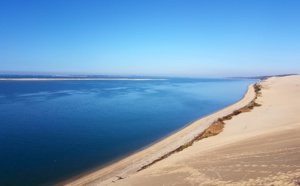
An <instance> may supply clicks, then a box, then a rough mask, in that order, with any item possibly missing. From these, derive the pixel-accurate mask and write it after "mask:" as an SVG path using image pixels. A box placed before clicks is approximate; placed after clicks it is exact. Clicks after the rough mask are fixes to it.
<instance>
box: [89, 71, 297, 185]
mask: <svg viewBox="0 0 300 186" xmlns="http://www.w3.org/2000/svg"><path fill="white" fill-rule="evenodd" d="M259 88H260V89H261V90H260V91H259V93H258V95H257V96H258V97H257V99H256V100H255V102H256V103H257V104H258V106H257V107H255V108H254V109H252V110H250V111H245V112H244V113H242V114H238V115H236V116H234V117H232V118H229V119H228V120H226V121H224V122H225V127H224V130H223V131H222V132H221V133H220V134H218V135H216V136H213V137H210V138H205V139H202V140H200V141H197V142H195V143H193V145H192V146H190V147H189V148H186V149H184V150H183V151H180V152H178V153H175V154H172V155H171V156H169V157H168V158H165V159H163V160H161V161H159V162H157V163H155V164H153V165H151V166H150V167H148V168H146V169H144V170H142V171H139V172H136V173H133V174H131V175H129V176H127V177H124V179H119V180H117V181H115V182H113V183H107V182H101V180H99V181H98V182H90V183H88V184H86V185H116V186H135V185H136V186H138V185H143V186H152V185H175V186H176V185H197V186H207V185H222V186H223V185H224V186H240V185H274V186H275V185H280V186H292V185H293V186H298V185H299V184H300V136H299V133H300V114H299V113H300V99H299V95H300V76H299V75H297V76H287V77H272V78H269V79H267V80H266V81H263V82H261V83H260V86H259ZM246 97H247V94H246ZM227 109H228V108H227ZM227 109H225V110H227Z"/></svg>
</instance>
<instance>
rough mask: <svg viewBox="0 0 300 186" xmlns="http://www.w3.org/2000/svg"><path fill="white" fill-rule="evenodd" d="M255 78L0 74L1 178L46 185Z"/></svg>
mask: <svg viewBox="0 0 300 186" xmlns="http://www.w3.org/2000/svg"><path fill="white" fill-rule="evenodd" d="M254 82H255V81H254V80H236V79H235V80H233V79H166V80H152V81H105V80H102V81H72V80H67V81H0V165H1V166H0V172H1V174H0V185H12V186H15V185H49V184H53V183H56V182H59V181H62V180H65V179H68V178H71V177H73V176H76V175H78V174H81V173H84V172H85V171H88V170H91V169H93V168H96V167H99V166H102V165H104V164H107V163H109V162H113V161H115V160H117V159H118V158H121V157H124V156H127V155H129V154H131V153H133V152H135V151H137V150H139V149H141V148H143V147H145V146H147V145H149V144H151V143H153V142H155V141H157V140H159V139H162V138H164V137H166V136H167V135H169V134H171V133H173V132H174V131H176V130H178V129H180V128H182V127H184V126H185V125H187V124H189V123H190V122H192V121H194V120H196V119H198V118H201V117H203V116H206V115H208V114H211V113H213V112H216V111H218V110H220V109H222V108H224V107H226V106H228V105H230V104H233V103H234V102H236V101H238V100H239V99H241V98H242V97H243V96H244V94H245V92H246V90H247V87H248V85H249V84H251V83H254Z"/></svg>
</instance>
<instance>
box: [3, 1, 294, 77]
mask: <svg viewBox="0 0 300 186" xmlns="http://www.w3.org/2000/svg"><path fill="white" fill-rule="evenodd" d="M0 27H1V29H0V72H6V73H7V72H28V73H31V72H35V73H57V74H62V73H66V74H106V75H166V76H197V77H222V76H253V75H272V74H284V73H300V1H299V0H257V1H255V0H236V1H233V0H226V1H225V0H195V1H192V0H157V1H156V0H137V1H133V0H103V1H101V0H81V1H78V0H62V1H61V0H36V1H32V0H2V1H1V4H0Z"/></svg>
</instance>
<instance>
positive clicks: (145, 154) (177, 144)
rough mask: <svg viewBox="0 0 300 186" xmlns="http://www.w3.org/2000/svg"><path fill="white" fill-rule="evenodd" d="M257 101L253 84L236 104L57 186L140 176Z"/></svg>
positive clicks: (103, 182) (101, 182)
mask: <svg viewBox="0 0 300 186" xmlns="http://www.w3.org/2000/svg"><path fill="white" fill-rule="evenodd" d="M256 97H257V95H256V91H255V88H254V85H253V84H251V85H249V86H248V89H247V92H246V93H245V95H244V97H243V98H242V99H241V100H239V101H237V102H236V103H234V104H232V105H230V106H228V107H226V108H224V109H222V110H219V111H217V112H215V113H213V114H210V115H208V116H206V117H203V118H200V119H198V120H196V121H194V122H192V123H190V124H189V125H187V126H185V127H183V128H181V129H179V130H178V131H176V132H174V133H173V134H171V135H169V136H167V137H166V138H163V139H162V140H159V141H157V142H156V143H154V144H152V145H149V146H148V147H145V148H144V149H142V150H140V151H137V152H136V153H134V154H132V155H129V156H127V157H125V158H122V159H120V160H117V161H115V162H112V163H111V164H107V166H102V167H100V168H99V169H97V168H95V169H94V171H93V170H91V171H89V172H87V173H83V174H82V175H79V176H77V177H74V178H71V179H69V180H66V181H64V182H61V183H59V184H58V185H61V184H63V185H71V186H73V185H85V184H93V183H95V182H97V184H109V183H113V182H115V181H117V180H120V179H124V178H126V177H128V176H129V175H130V174H133V173H135V172H139V171H141V170H143V169H145V168H147V167H149V166H150V165H152V164H154V163H156V162H157V161H160V160H162V159H165V158H166V157H168V156H170V155H171V154H173V153H176V152H178V150H180V151H181V150H182V149H184V148H186V147H188V146H190V145H192V144H193V143H194V142H195V141H198V140H199V139H198V138H199V136H201V135H202V134H203V133H205V131H206V130H208V128H209V127H210V126H212V125H213V124H214V123H215V122H217V121H218V120H219V119H220V118H222V119H225V117H226V116H229V115H232V114H233V113H234V112H235V111H237V110H239V109H241V108H243V107H246V106H247V105H248V104H249V103H251V102H253V100H255V99H256ZM238 114H239V113H238Z"/></svg>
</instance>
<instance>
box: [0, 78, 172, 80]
mask: <svg viewBox="0 0 300 186" xmlns="http://www.w3.org/2000/svg"><path fill="white" fill-rule="evenodd" d="M68 80H70V81H165V80H167V79H159V78H158V79H155V78H0V81H68Z"/></svg>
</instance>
